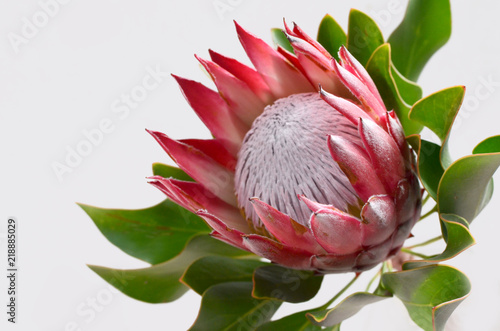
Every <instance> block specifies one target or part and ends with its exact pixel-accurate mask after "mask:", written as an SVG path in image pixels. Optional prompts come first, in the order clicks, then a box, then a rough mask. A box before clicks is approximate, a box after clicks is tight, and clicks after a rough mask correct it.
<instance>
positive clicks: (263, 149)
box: [150, 24, 421, 273]
mask: <svg viewBox="0 0 500 331" xmlns="http://www.w3.org/2000/svg"><path fill="white" fill-rule="evenodd" d="M236 29H237V33H238V36H239V38H240V41H241V43H242V45H243V47H244V49H245V51H246V53H247V54H248V56H249V58H250V60H251V62H252V63H253V65H254V67H255V69H252V68H250V67H248V66H246V65H244V64H242V63H240V62H238V61H236V60H234V59H231V58H228V57H225V56H222V55H220V54H218V53H215V52H213V51H210V56H211V61H207V60H204V59H201V58H198V60H199V61H200V62H201V64H202V65H203V66H204V67H205V69H206V70H207V71H208V73H209V74H210V75H211V77H212V79H213V81H214V83H215V85H216V86H217V89H218V91H217V92H216V91H213V90H211V89H209V88H207V87H205V86H204V85H202V84H200V83H197V82H194V81H191V80H187V79H184V78H180V77H175V76H174V77H175V78H176V80H177V82H178V83H179V85H180V87H181V90H182V92H183V93H184V96H185V97H186V99H187V101H188V102H189V104H190V105H191V107H192V108H193V110H194V111H195V112H196V113H197V114H198V116H199V117H200V119H201V120H202V121H203V122H204V123H205V125H206V126H207V127H208V128H209V129H210V131H211V132H212V134H213V137H214V139H210V140H200V139H186V140H174V139H171V138H169V137H168V136H166V135H164V134H162V133H159V132H152V131H150V133H151V134H152V135H153V136H154V137H155V138H156V140H157V141H158V142H159V143H160V144H161V146H162V147H163V148H164V149H165V151H166V152H167V153H168V154H169V155H170V156H171V157H172V159H173V160H174V161H175V162H176V163H177V164H178V166H179V167H180V168H181V169H182V170H184V171H185V172H186V173H187V174H189V175H190V176H191V177H192V178H193V179H194V180H195V182H187V181H180V180H177V179H174V178H162V177H159V176H154V177H152V178H151V180H152V181H151V183H152V184H153V185H154V186H156V187H158V188H159V189H160V190H162V191H163V192H164V193H165V194H166V195H167V196H168V197H169V198H170V199H171V200H172V201H174V202H176V203H177V204H179V205H181V206H183V207H184V208H186V209H188V210H190V211H192V212H194V213H197V214H198V215H199V216H201V217H202V218H203V219H205V221H206V222H207V223H208V224H209V225H210V227H211V228H212V229H213V232H212V233H211V235H212V236H213V237H215V238H217V239H220V240H222V241H224V242H226V243H228V244H231V245H233V246H236V247H240V248H242V249H245V250H248V251H251V252H253V253H255V254H257V255H260V256H262V257H264V258H267V259H269V260H271V261H273V262H275V263H279V264H282V265H284V266H287V267H291V268H297V269H309V270H316V271H318V272H323V273H329V272H348V271H362V270H366V269H369V268H371V267H373V266H375V265H376V264H378V263H380V262H381V261H383V260H385V259H387V258H389V257H391V256H393V255H394V254H396V253H397V252H398V251H399V249H400V248H401V246H402V245H403V242H404V241H405V240H406V238H407V237H408V236H409V234H410V231H411V229H412V227H413V225H414V224H415V222H416V220H417V219H418V218H419V216H420V206H421V194H420V187H419V183H418V179H417V177H416V175H415V173H414V167H415V166H414V159H413V154H412V152H411V151H410V149H409V147H408V145H407V143H406V141H405V136H404V132H403V129H402V127H401V124H400V123H399V120H398V118H397V117H396V115H395V114H394V112H393V111H387V109H386V108H385V105H384V103H383V101H382V98H381V96H380V94H379V92H378V90H377V88H376V86H375V84H374V83H373V81H372V79H371V78H370V76H369V75H368V73H367V72H366V70H365V69H364V68H363V66H362V65H361V64H360V63H359V62H358V61H357V60H356V59H355V58H354V57H353V56H352V55H351V54H349V52H348V51H347V50H346V49H345V48H341V49H340V51H339V57H340V59H341V60H340V63H338V62H337V61H336V60H335V59H333V58H332V57H331V55H330V54H329V53H328V52H327V51H326V50H325V49H324V48H323V47H322V46H321V45H320V44H319V43H318V42H316V41H315V40H313V39H312V38H310V37H309V36H307V35H306V34H305V33H304V32H303V31H302V30H301V29H300V28H299V27H298V26H296V25H294V26H293V29H290V28H289V27H288V26H287V25H286V24H285V32H286V35H287V37H288V39H289V41H290V43H291V44H292V46H293V49H294V54H292V53H289V52H287V51H286V50H284V49H282V48H280V47H278V49H277V50H275V49H273V48H271V47H270V46H268V45H267V44H266V43H265V42H264V41H262V40H261V39H259V38H257V37H255V36H253V35H252V34H250V33H248V32H247V31H245V30H244V29H243V28H241V27H240V26H239V25H238V24H236Z"/></svg>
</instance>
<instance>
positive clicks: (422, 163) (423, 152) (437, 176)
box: [406, 135, 444, 201]
mask: <svg viewBox="0 0 500 331" xmlns="http://www.w3.org/2000/svg"><path fill="white" fill-rule="evenodd" d="M406 139H407V141H408V143H409V144H410V145H411V146H412V147H413V149H414V150H415V152H416V153H417V164H418V176H419V178H420V181H421V182H422V184H423V185H424V187H425V189H426V190H427V192H428V193H429V194H430V196H431V197H432V198H433V199H434V200H436V201H437V190H438V186H439V181H440V180H441V177H442V176H443V173H444V169H443V167H442V165H441V160H440V157H439V154H440V150H441V148H440V146H439V145H436V144H434V143H431V142H429V141H426V140H422V139H421V137H420V135H411V136H409V137H407V138H406Z"/></svg>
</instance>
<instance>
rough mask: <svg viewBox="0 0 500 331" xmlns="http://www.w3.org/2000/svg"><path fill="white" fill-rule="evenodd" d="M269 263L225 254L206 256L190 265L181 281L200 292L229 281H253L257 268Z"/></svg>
mask: <svg viewBox="0 0 500 331" xmlns="http://www.w3.org/2000/svg"><path fill="white" fill-rule="evenodd" d="M267 264H268V263H265V262H261V261H258V260H250V259H233V258H229V257H225V256H205V257H202V258H201V259H199V260H196V261H195V262H194V263H193V264H191V265H190V266H189V268H188V269H187V270H186V272H185V273H184V275H183V276H182V278H181V282H182V283H184V284H186V285H187V286H189V287H190V288H191V289H193V290H194V291H195V292H196V293H198V294H200V295H201V294H203V292H205V291H206V290H207V289H208V288H209V287H211V286H213V285H216V284H220V283H227V282H251V281H252V276H253V273H254V271H255V268H258V267H262V266H265V265H267Z"/></svg>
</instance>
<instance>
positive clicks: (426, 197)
mask: <svg viewBox="0 0 500 331" xmlns="http://www.w3.org/2000/svg"><path fill="white" fill-rule="evenodd" d="M430 197H431V195H430V194H429V193H427V195H426V196H425V198H424V200H422V206H425V203H426V202H427V201H429V198H430Z"/></svg>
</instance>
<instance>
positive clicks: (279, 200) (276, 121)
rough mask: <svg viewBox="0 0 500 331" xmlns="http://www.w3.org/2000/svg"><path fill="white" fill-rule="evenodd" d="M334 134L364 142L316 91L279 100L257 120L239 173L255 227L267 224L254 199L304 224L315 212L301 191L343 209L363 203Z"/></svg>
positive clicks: (242, 199)
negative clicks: (335, 155)
mask: <svg viewBox="0 0 500 331" xmlns="http://www.w3.org/2000/svg"><path fill="white" fill-rule="evenodd" d="M329 135H339V136H343V137H345V138H347V139H350V140H351V141H354V142H356V143H358V144H359V145H362V143H361V140H360V138H359V135H358V130H357V128H356V127H355V126H354V125H353V124H352V123H351V122H349V121H348V120H347V119H346V118H345V117H344V116H342V115H341V114H340V113H339V112H337V111H336V110H335V109H333V108H332V107H330V106H329V105H328V104H327V103H326V102H325V101H323V100H322V99H321V98H320V97H319V95H318V94H317V93H303V94H294V95H291V96H289V97H286V98H282V99H279V100H277V101H276V102H275V103H274V104H272V105H269V106H267V107H266V108H265V110H264V112H263V113H262V115H260V116H259V117H258V118H257V119H256V120H255V121H254V123H253V125H252V128H251V129H250V131H248V133H247V134H246V136H245V139H244V141H243V145H242V147H241V150H240V152H239V156H238V163H237V165H236V176H235V191H236V194H237V198H238V205H239V208H240V209H241V210H242V212H243V214H244V215H245V217H246V218H247V219H248V221H250V222H251V223H253V226H254V228H256V229H261V228H262V222H261V221H260V219H259V217H258V215H257V214H256V213H255V211H254V209H253V207H252V205H251V202H250V201H249V199H250V198H252V197H257V198H259V199H260V200H262V201H264V202H265V203H267V204H269V205H271V206H272V207H274V208H276V209H278V210H279V211H281V212H282V213H285V214H287V215H289V216H290V217H291V218H293V219H294V220H295V221H297V222H299V223H302V224H304V225H306V224H307V222H308V220H309V217H310V215H311V211H310V210H309V209H308V208H307V207H306V206H305V204H304V203H302V202H300V201H299V199H298V198H297V195H298V194H303V195H305V196H306V197H307V198H309V199H313V200H315V201H317V202H319V203H323V204H331V205H334V206H335V207H336V208H338V209H341V210H344V211H347V209H348V208H349V207H350V206H357V205H358V198H357V196H356V194H355V191H354V189H353V188H352V186H351V184H350V183H349V180H348V179H347V177H346V176H345V175H344V173H343V172H342V171H341V170H340V168H339V166H338V165H337V163H336V162H335V161H334V160H333V159H332V157H331V155H330V152H329V149H328V143H327V138H328V136H329Z"/></svg>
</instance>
